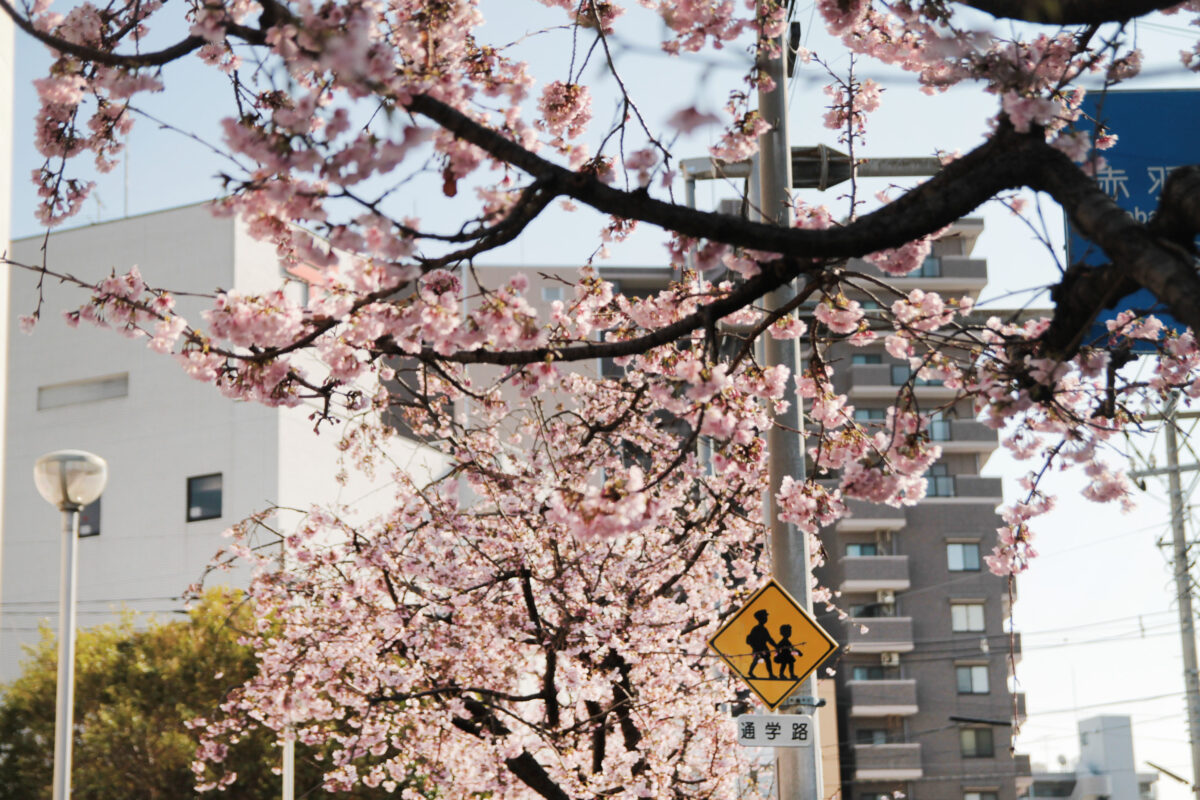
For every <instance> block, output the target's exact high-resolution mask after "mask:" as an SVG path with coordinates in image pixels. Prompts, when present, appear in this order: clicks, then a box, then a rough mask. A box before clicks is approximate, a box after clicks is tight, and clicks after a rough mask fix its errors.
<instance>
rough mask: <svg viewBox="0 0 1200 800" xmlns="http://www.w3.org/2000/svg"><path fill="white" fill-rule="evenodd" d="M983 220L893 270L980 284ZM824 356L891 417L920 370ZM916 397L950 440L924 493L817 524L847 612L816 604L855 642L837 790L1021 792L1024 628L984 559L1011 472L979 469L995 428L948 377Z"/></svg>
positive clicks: (867, 353) (916, 797)
mask: <svg viewBox="0 0 1200 800" xmlns="http://www.w3.org/2000/svg"><path fill="white" fill-rule="evenodd" d="M981 232H982V222H981V221H978V220H964V221H963V222H961V223H959V224H958V225H957V226H956V227H955V229H954V231H953V233H952V234H951V235H949V236H947V237H945V238H943V239H942V240H940V241H939V242H937V243H936V244H935V245H934V252H933V255H932V256H931V257H930V258H929V259H927V260H926V262H925V264H924V266H923V267H922V268H921V269H920V270H919V271H918V272H917V273H915V274H913V275H910V276H907V277H905V278H903V279H889V281H890V282H891V283H892V284H893V285H895V286H896V287H897V288H899V289H902V290H906V291H907V290H910V289H913V288H921V289H925V290H927V291H938V292H940V293H941V294H942V295H943V297H960V296H962V295H971V296H972V297H977V296H978V294H979V292H980V291H981V290H982V289H983V287H984V286H985V284H986V283H987V264H986V262H984V261H982V260H977V259H972V258H971V251H972V249H973V248H974V245H975V241H976V239H977V238H978V236H979V234H980V233H981ZM851 268H852V269H858V270H861V271H864V272H865V271H870V270H871V268H870V267H867V266H866V265H863V264H852V265H851ZM860 299H861V300H864V305H867V302H865V298H860ZM880 299H881V300H882V299H883V298H882V297H881V298H880ZM888 302H890V300H889V301H888ZM830 357H831V360H836V361H837V366H836V367H835V371H836V375H835V385H836V388H837V390H838V391H840V392H845V393H847V394H848V395H849V399H850V402H851V403H852V404H853V406H854V409H855V412H854V413H855V416H856V417H857V418H858V419H860V420H871V419H882V418H883V416H884V413H885V409H886V408H887V407H888V406H889V405H890V404H892V403H894V402H895V398H896V395H897V391H898V389H899V387H900V386H901V385H903V384H904V383H905V382H906V381H907V380H908V379H909V377H910V374H909V368H908V366H907V365H906V364H904V363H902V362H899V361H897V360H895V359H893V358H891V357H890V356H889V355H888V354H887V353H886V352H885V350H884V349H883V346H882V342H880V343H879V344H878V345H877V346H875V345H873V346H869V347H865V348H851V347H841V348H834V351H833V352H832V353H831V354H830ZM915 396H916V398H917V402H918V403H919V405H920V407H921V409H922V411H925V412H928V411H932V410H934V409H938V412H937V415H936V416H937V418H936V419H935V421H934V422H933V424H932V426H931V430H930V436H931V438H932V439H934V440H935V441H936V442H937V443H938V444H939V445H940V446H941V447H942V451H943V456H942V458H941V460H940V462H939V463H938V464H936V465H935V466H934V467H933V469H932V470H931V472H930V474H929V476H928V483H929V486H928V492H927V497H926V499H924V500H923V501H922V502H920V503H919V504H918V505H916V506H911V507H907V508H891V507H888V506H876V505H871V504H867V503H860V502H852V503H851V508H852V510H853V515H852V516H850V517H848V518H846V519H843V520H841V521H839V522H838V523H837V525H836V526H834V527H833V528H832V529H831V530H827V531H825V532H824V534H823V536H822V541H823V544H824V547H825V550H826V553H827V557H828V563H827V565H826V567H824V568H823V569H822V570H820V572H819V573H818V576H819V578H820V579H821V581H822V583H823V584H824V585H826V586H828V587H830V588H832V589H834V590H836V591H839V592H840V593H841V596H840V597H839V598H838V599H837V604H838V606H839V608H841V609H842V610H843V611H844V612H846V613H848V614H849V615H850V616H849V618H848V619H839V614H838V613H836V612H826V613H824V614H821V613H820V610H819V609H818V619H819V620H820V621H821V623H822V624H823V625H825V626H826V627H827V629H828V630H829V631H830V632H831V633H833V635H834V636H835V637H836V638H837V639H838V640H839V641H841V642H844V643H845V648H844V651H843V653H842V655H841V658H840V660H839V662H838V663H837V664H836V665H832V667H833V668H834V669H835V670H836V680H837V714H838V749H839V752H840V756H841V758H840V760H841V764H842V791H843V795H842V796H843V798H844V800H883V798H884V796H886V797H888V798H891V797H898V796H899V795H898V794H897V793H902V794H903V795H904V796H906V797H907V798H908V799H909V800H1015V798H1016V797H1017V796H1018V794H1019V793H1020V790H1021V788H1023V786H1024V783H1025V782H1026V780H1027V779H1026V777H1025V776H1028V774H1029V761H1028V758H1027V757H1025V756H1019V755H1018V756H1014V755H1013V753H1012V750H1011V744H1012V743H1011V734H1012V723H1013V721H1014V720H1017V719H1021V718H1023V717H1024V705H1025V704H1024V696H1023V695H1020V694H1016V695H1014V694H1013V693H1012V692H1011V690H1010V685H1009V683H1010V676H1011V672H1012V667H1013V666H1015V663H1016V661H1018V660H1019V659H1020V656H1021V640H1020V635H1019V634H1010V633H1009V632H1008V624H1007V623H1008V620H1009V616H1010V603H1011V600H1012V597H1011V596H1010V593H1009V587H1008V586H1007V583H1006V581H1005V580H1004V579H1002V578H998V577H996V576H994V575H992V574H991V573H990V572H989V571H988V570H987V566H986V565H985V564H984V563H983V556H984V555H986V554H987V553H989V552H991V550H992V548H993V547H994V546H995V544H996V541H995V540H996V528H997V526H998V525H999V524H1000V519H999V518H998V516H997V514H996V511H995V509H996V506H997V505H999V504H1000V502H1001V486H1000V483H1001V482H1000V479H999V478H985V477H982V476H981V475H980V474H979V473H980V470H981V469H982V467H983V465H984V463H985V462H986V461H987V458H988V456H989V455H990V454H991V453H992V452H993V451H994V450H995V449H996V447H997V436H996V432H995V431H992V430H990V429H988V428H987V427H985V426H984V425H982V424H981V423H979V422H976V421H975V417H974V413H973V412H972V409H971V405H970V403H969V402H967V403H954V402H953V398H954V392H952V391H951V390H949V389H947V388H946V387H944V386H941V385H938V384H936V383H924V382H920V381H918V382H917V385H916V386H915ZM828 739H829V737H826V745H828V744H829V742H828Z"/></svg>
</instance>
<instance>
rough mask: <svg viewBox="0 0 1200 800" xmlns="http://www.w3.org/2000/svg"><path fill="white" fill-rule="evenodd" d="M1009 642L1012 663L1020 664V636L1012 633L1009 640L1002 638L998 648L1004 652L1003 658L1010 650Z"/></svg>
mask: <svg viewBox="0 0 1200 800" xmlns="http://www.w3.org/2000/svg"><path fill="white" fill-rule="evenodd" d="M1010 642H1011V649H1012V658H1013V663H1015V664H1020V663H1021V634H1019V633H1014V634H1013V635H1012V639H1011V640H1010V639H1009V638H1008V637H1007V636H1006V637H1005V638H1004V640H1003V641H1002V642H1001V643H1000V645H999V647H1000V649H1001V650H1002V652H1004V654H1005V656H1008V655H1009V653H1008V651H1009V649H1010ZM1022 697H1024V695H1022Z"/></svg>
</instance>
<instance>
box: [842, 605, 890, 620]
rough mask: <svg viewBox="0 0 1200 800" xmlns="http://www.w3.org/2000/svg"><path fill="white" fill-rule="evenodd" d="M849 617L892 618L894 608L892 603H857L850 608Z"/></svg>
mask: <svg viewBox="0 0 1200 800" xmlns="http://www.w3.org/2000/svg"><path fill="white" fill-rule="evenodd" d="M850 616H852V617H894V616H896V606H895V604H894V603H859V604H856V605H852V606H850Z"/></svg>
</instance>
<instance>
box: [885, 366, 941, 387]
mask: <svg viewBox="0 0 1200 800" xmlns="http://www.w3.org/2000/svg"><path fill="white" fill-rule="evenodd" d="M910 379H911V380H912V383H913V386H941V385H942V382H941V381H940V380H937V379H936V378H914V377H913V370H912V369H911V368H910V367H908V366H907V365H904V364H893V365H892V386H903V385H904V384H906V383H908V382H909V380H910Z"/></svg>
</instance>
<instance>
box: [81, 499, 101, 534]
mask: <svg viewBox="0 0 1200 800" xmlns="http://www.w3.org/2000/svg"><path fill="white" fill-rule="evenodd" d="M99 535H100V498H99V497H97V498H96V499H95V500H93V501H92V502H90V503H88V504H87V505H86V506H84V507H83V510H82V511H80V512H79V538H80V539H82V538H84V537H85V536H99Z"/></svg>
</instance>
